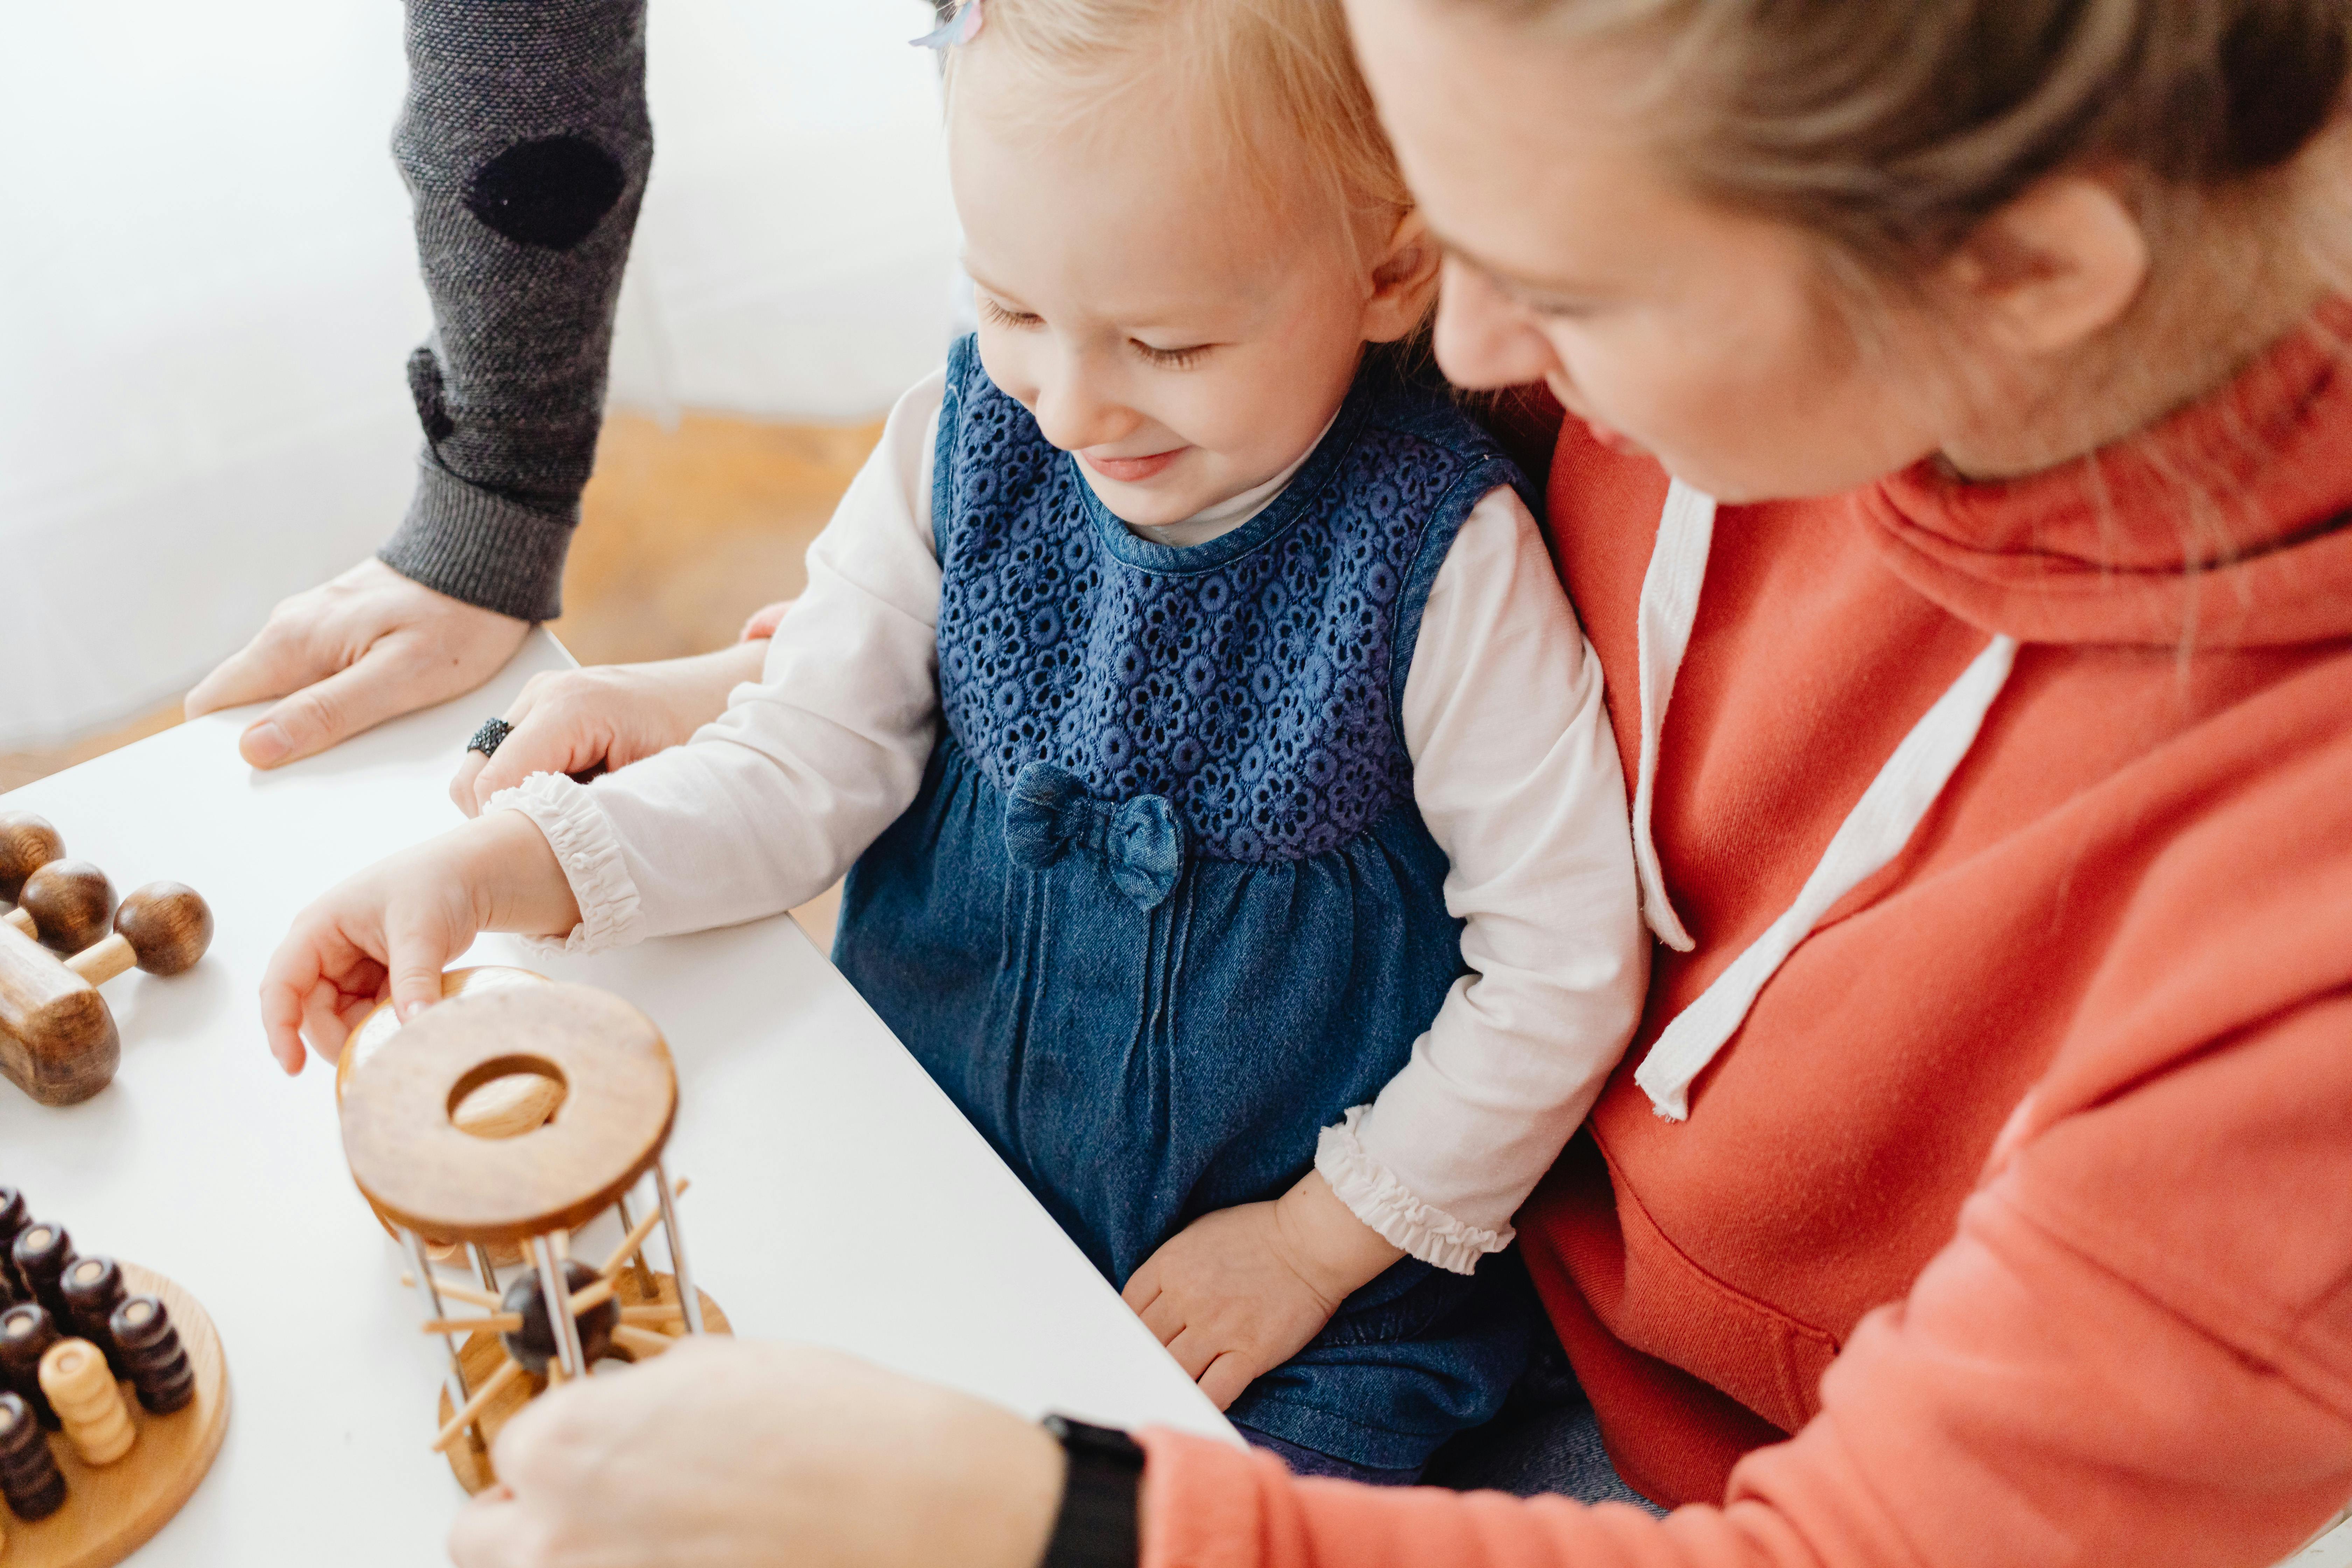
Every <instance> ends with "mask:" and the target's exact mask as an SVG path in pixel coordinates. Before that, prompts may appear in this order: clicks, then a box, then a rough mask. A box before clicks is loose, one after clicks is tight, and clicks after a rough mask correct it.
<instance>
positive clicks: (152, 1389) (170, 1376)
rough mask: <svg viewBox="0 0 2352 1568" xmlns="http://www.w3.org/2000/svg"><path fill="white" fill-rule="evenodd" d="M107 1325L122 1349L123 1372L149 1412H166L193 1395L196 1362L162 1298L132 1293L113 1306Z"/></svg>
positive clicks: (161, 1413) (178, 1408) (156, 1413)
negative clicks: (189, 1356) (192, 1359)
mask: <svg viewBox="0 0 2352 1568" xmlns="http://www.w3.org/2000/svg"><path fill="white" fill-rule="evenodd" d="M107 1328H108V1330H109V1331H110V1332H111V1333H112V1334H113V1335H114V1342H115V1345H116V1347H117V1349H119V1350H120V1351H121V1356H122V1364H123V1367H124V1369H125V1373H124V1375H126V1376H128V1377H129V1378H130V1379H131V1387H133V1388H135V1389H137V1390H138V1391H139V1403H140V1404H141V1405H144V1406H145V1407H146V1409H147V1411H148V1413H149V1414H150V1415H171V1414H172V1413H173V1411H175V1410H180V1409H183V1408H184V1407H185V1406H186V1405H187V1403H188V1401H189V1400H191V1399H194V1397H195V1396H196V1369H195V1366H194V1363H191V1362H190V1361H189V1360H188V1352H186V1350H184V1348H182V1346H181V1344H180V1331H179V1330H177V1329H175V1328H173V1326H172V1314H171V1312H170V1311H169V1310H167V1309H166V1308H165V1307H164V1305H163V1301H162V1300H161V1299H159V1298H157V1297H154V1296H133V1297H131V1299H130V1300H127V1301H125V1302H123V1303H122V1304H121V1306H119V1307H117V1308H115V1309H114V1316H113V1317H112V1318H111V1319H110V1320H109V1321H108V1323H107Z"/></svg>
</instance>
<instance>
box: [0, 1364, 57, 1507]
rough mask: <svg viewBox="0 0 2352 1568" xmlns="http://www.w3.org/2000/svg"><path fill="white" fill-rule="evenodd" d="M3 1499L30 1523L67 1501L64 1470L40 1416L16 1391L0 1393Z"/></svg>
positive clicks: (0, 1454)
mask: <svg viewBox="0 0 2352 1568" xmlns="http://www.w3.org/2000/svg"><path fill="white" fill-rule="evenodd" d="M0 1499H5V1500H6V1502H7V1504H8V1507H9V1509H10V1510H11V1511H13V1512H14V1513H15V1514H16V1517H17V1518H18V1519H21V1520H24V1521H26V1522H27V1523H30V1522H32V1521H34V1520H37V1519H47V1518H48V1517H49V1515H51V1514H53V1513H55V1512H57V1511H58V1510H59V1509H61V1508H63V1507H64V1506H65V1503H66V1478H65V1472H64V1471H62V1470H60V1469H58V1458H57V1456H56V1455H55V1454H52V1453H50V1452H49V1440H48V1438H47V1436H43V1435H42V1431H41V1420H40V1417H39V1416H38V1415H36V1414H35V1413H34V1410H33V1407H32V1406H31V1405H28V1404H26V1402H25V1401H24V1400H23V1399H22V1398H20V1397H19V1396H18V1395H16V1394H0Z"/></svg>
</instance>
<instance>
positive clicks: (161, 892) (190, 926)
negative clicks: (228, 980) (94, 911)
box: [114, 882, 213, 974]
mask: <svg viewBox="0 0 2352 1568" xmlns="http://www.w3.org/2000/svg"><path fill="white" fill-rule="evenodd" d="M114 929H115V930H116V931H119V932H121V934H122V935H123V936H124V937H126V938H128V939H129V940H130V942H131V951H132V952H135V953H137V954H138V955H139V967H140V968H142V969H143V970H145V971H146V972H147V973H150V974H177V973H180V972H181V971H182V970H184V969H187V968H189V967H191V966H192V965H194V963H195V962H196V960H198V959H200V958H202V957H203V956H204V955H205V949H206V948H208V947H210V946H212V944H213V911H212V906H211V905H209V904H207V903H205V900H204V898H203V896H202V895H201V894H199V893H198V892H197V891H196V890H195V889H194V888H191V887H189V886H188V885H187V884H186V883H184V882H150V883H148V884H147V885H146V886H145V887H143V888H142V889H139V890H138V891H137V892H135V893H132V894H131V896H130V897H129V898H127V899H125V900H122V908H121V910H120V911H118V912H117V913H116V915H115V917H114Z"/></svg>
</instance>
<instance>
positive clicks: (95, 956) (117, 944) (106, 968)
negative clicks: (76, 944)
mask: <svg viewBox="0 0 2352 1568" xmlns="http://www.w3.org/2000/svg"><path fill="white" fill-rule="evenodd" d="M137 963H139V955H138V954H137V953H135V952H131V939H130V938H129V937H127V936H124V935H123V934H122V933H121V931H114V932H111V933H110V934H109V935H108V936H106V937H105V938H103V939H102V940H100V941H99V942H93V943H91V944H90V945H89V946H88V947H86V948H83V949H82V950H81V951H80V952H77V953H75V954H74V955H73V956H72V957H71V958H68V959H67V960H66V967H67V968H68V969H70V970H72V971H73V972H74V973H76V974H79V975H80V976H81V977H82V978H83V979H84V980H87V981H89V983H90V984H92V985H103V984H106V983H107V982H108V981H110V980H111V979H113V978H114V977H115V976H116V975H118V974H121V973H124V972H125V971H127V970H129V969H131V968H133V967H135V966H136V965H137Z"/></svg>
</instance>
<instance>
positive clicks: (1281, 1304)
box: [1120, 1173, 1404, 1410]
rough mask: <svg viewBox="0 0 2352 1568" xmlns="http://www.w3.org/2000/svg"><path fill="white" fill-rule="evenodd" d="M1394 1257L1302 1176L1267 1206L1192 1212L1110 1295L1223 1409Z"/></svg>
mask: <svg viewBox="0 0 2352 1568" xmlns="http://www.w3.org/2000/svg"><path fill="white" fill-rule="evenodd" d="M1403 1256H1404V1254H1403V1252H1402V1250H1401V1249H1400V1248H1398V1247H1391V1246H1390V1245H1389V1244H1388V1243H1387V1242H1385V1241H1383V1240H1381V1237H1379V1235H1377V1234H1376V1233H1375V1232H1374V1231H1373V1230H1372V1228H1371V1227H1370V1226H1367V1225H1366V1224H1364V1222H1363V1221H1361V1220H1360V1219H1358V1218H1357V1217H1356V1216H1355V1215H1354V1214H1352V1213H1351V1212H1349V1209H1348V1206H1347V1205H1345V1204H1342V1203H1341V1202H1340V1201H1339V1198H1338V1197H1337V1196H1336V1195H1335V1194H1333V1193H1332V1191H1331V1188H1330V1184H1328V1183H1327V1182H1325V1181H1324V1180H1323V1178H1322V1177H1321V1176H1319V1175H1317V1174H1314V1173H1309V1174H1308V1175H1307V1178H1306V1179H1305V1180H1304V1181H1302V1182H1300V1183H1299V1184H1297V1186H1295V1187H1293V1188H1291V1189H1290V1191H1289V1192H1287V1193H1285V1194H1283V1195H1282V1197H1281V1198H1280V1199H1278V1200H1276V1202H1273V1203H1261V1204H1241V1205H1235V1206H1234V1207H1233V1208H1229V1209H1219V1210H1218V1211H1217V1212H1216V1213H1214V1214H1209V1215H1202V1216H1201V1217H1200V1218H1199V1219H1196V1220H1194V1221H1193V1222H1192V1224H1191V1225H1188V1226H1185V1227H1184V1228H1183V1229H1182V1230H1181V1231H1179V1232H1177V1233H1176V1234H1175V1235H1174V1236H1172V1237H1169V1238H1168V1240H1167V1241H1165V1242H1163V1243H1162V1244H1161V1245H1160V1250H1159V1251H1157V1252H1154V1253H1153V1254H1152V1255H1151V1256H1150V1258H1146V1259H1144V1262H1143V1267H1142V1268H1139V1269H1137V1270H1136V1271H1135V1275H1134V1277H1133V1278H1132V1279H1129V1280H1128V1282H1127V1289H1125V1290H1123V1291H1121V1292H1120V1295H1121V1296H1122V1297H1123V1298H1124V1299H1125V1300H1126V1301H1127V1304H1128V1305H1129V1307H1131V1308H1133V1309H1134V1310H1135V1312H1136V1315H1137V1316H1138V1317H1140V1318H1141V1319H1142V1320H1143V1321H1144V1325H1145V1326H1146V1327H1148V1328H1149V1329H1150V1331H1152V1333H1154V1334H1155V1335H1157V1336H1158V1337H1159V1340H1160V1343H1161V1344H1163V1345H1166V1346H1167V1347H1168V1353H1169V1354H1171V1355H1172V1356H1174V1357H1175V1358H1176V1361H1177V1364H1178V1365H1180V1366H1181V1367H1182V1368H1183V1369H1184V1371H1185V1373H1187V1374H1188V1375H1190V1376H1191V1377H1192V1381H1193V1382H1195V1383H1197V1384H1200V1385H1201V1392H1202V1393H1203V1394H1207V1395H1208V1396H1209V1398H1210V1399H1211V1400H1212V1401H1213V1403H1214V1404H1215V1405H1216V1407H1217V1408H1218V1409H1220V1410H1223V1409H1224V1408H1226V1407H1227V1406H1228V1405H1232V1404H1233V1402H1234V1400H1236V1399H1238V1398H1240V1397H1241V1394H1242V1390H1244V1389H1245V1388H1247V1387H1248V1386H1249V1385H1250V1384H1253V1383H1255V1382H1256V1381H1257V1379H1258V1378H1259V1377H1261V1376H1263V1375H1264V1374H1265V1373H1269V1372H1272V1371H1273V1370H1274V1369H1275V1368H1276V1367H1278V1366H1280V1365H1281V1364H1282V1363H1284V1362H1286V1361H1288V1360H1289V1359H1290V1358H1291V1357H1292V1356H1295V1355H1297V1353H1298V1352H1300V1351H1302V1350H1304V1349H1306V1348H1307V1341H1309V1340H1311V1339H1313V1338H1314V1337H1315V1335H1316V1333H1317V1332H1318V1331H1320V1330H1321V1329H1322V1327H1323V1325H1324V1324H1325V1323H1328V1322H1329V1321H1331V1314H1332V1313H1334V1312H1336V1311H1338V1310H1339V1303H1340V1302H1341V1301H1343V1300H1347V1298H1348V1296H1349V1292H1351V1291H1353V1290H1355V1289H1357V1288H1358V1287H1359V1286H1361V1285H1363V1284H1364V1283H1366V1282H1367V1281H1368V1280H1370V1279H1372V1278H1373V1276H1375V1275H1377V1274H1379V1273H1380V1272H1381V1270H1382V1269H1383V1268H1387V1267H1388V1266H1389V1265H1390V1264H1391V1263H1394V1262H1395V1261H1396V1260H1397V1259H1398V1258H1402V1257H1403Z"/></svg>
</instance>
